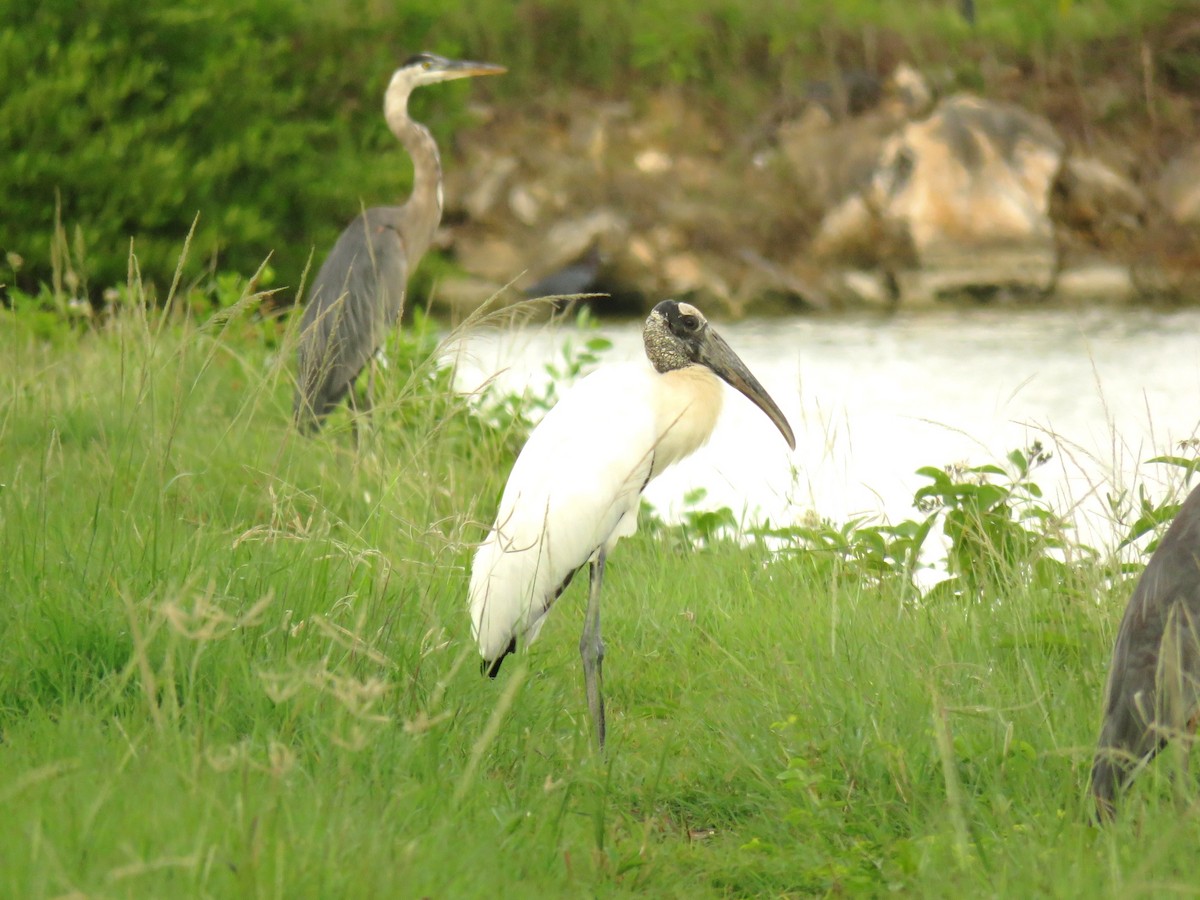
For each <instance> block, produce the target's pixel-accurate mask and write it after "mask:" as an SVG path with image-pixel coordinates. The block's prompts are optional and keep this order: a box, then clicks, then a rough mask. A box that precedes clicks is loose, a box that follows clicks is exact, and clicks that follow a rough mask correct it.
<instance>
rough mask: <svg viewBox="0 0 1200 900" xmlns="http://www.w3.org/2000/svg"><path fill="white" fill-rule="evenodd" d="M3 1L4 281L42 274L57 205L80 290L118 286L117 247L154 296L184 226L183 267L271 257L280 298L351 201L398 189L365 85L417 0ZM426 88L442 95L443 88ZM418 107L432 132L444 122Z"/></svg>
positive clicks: (382, 64) (388, 63)
mask: <svg viewBox="0 0 1200 900" xmlns="http://www.w3.org/2000/svg"><path fill="white" fill-rule="evenodd" d="M8 13H9V14H8V15H6V16H4V21H3V23H2V24H0V82H3V83H4V85H5V88H6V89H5V91H4V94H3V96H0V156H2V157H3V158H4V159H5V165H4V166H2V167H0V195H3V196H4V197H5V216H4V217H3V219H2V220H0V247H2V248H3V249H4V250H6V251H8V252H10V253H19V254H20V255H21V256H23V257H24V258H25V260H26V266H25V268H24V270H23V271H22V272H20V273H18V276H17V284H18V285H19V286H20V287H21V289H22V290H25V291H27V292H29V293H36V292H37V291H38V289H39V285H40V284H41V283H46V282H49V280H50V277H51V242H52V241H53V240H54V239H55V234H56V229H55V226H54V219H53V218H52V217H53V215H54V212H55V209H56V205H61V221H62V223H63V227H64V228H65V229H66V232H67V233H68V234H70V235H71V236H72V239H73V243H74V245H75V246H76V247H77V248H78V250H79V252H78V253H77V254H76V255H75V256H73V258H72V259H71V260H70V266H69V268H70V273H71V277H72V278H73V279H75V280H76V281H77V282H78V284H79V289H80V290H81V291H83V292H85V293H86V292H87V291H88V289H89V288H94V287H95V286H97V285H106V284H111V283H114V282H119V281H122V280H124V276H125V264H126V259H127V257H128V254H129V249H130V243H131V241H132V243H133V246H134V248H135V249H136V252H137V256H138V259H139V260H140V263H141V267H142V273H143V275H144V276H145V278H146V280H147V282H148V283H155V284H157V285H158V286H159V288H160V289H165V287H166V285H167V284H169V283H170V279H171V276H172V273H173V272H174V269H175V261H176V257H177V248H178V246H179V244H180V243H181V242H182V240H183V238H184V237H185V236H186V235H187V234H188V231H189V229H190V227H191V225H192V222H193V220H194V219H195V220H197V226H196V229H195V235H194V237H193V240H192V254H191V260H193V261H194V262H191V263H189V266H188V270H187V273H186V275H187V277H188V278H189V280H190V279H195V278H198V277H200V276H201V268H200V267H201V266H206V267H208V270H209V272H210V273H211V272H212V271H215V270H216V268H217V266H218V265H219V266H220V268H221V269H222V270H224V271H236V272H253V271H255V270H256V269H257V268H258V266H259V264H260V263H261V262H262V260H263V259H265V258H267V257H268V256H271V258H272V266H273V267H274V268H275V269H276V270H277V271H278V272H280V273H281V276H282V279H283V286H286V287H287V288H289V289H290V290H292V291H294V290H295V289H296V287H298V285H299V282H300V276H301V274H302V272H303V271H304V268H305V265H306V263H307V262H308V259H309V256H310V254H312V253H314V250H315V253H316V254H317V262H318V263H319V261H320V255H321V254H322V253H323V252H324V251H325V250H326V249H327V248H328V247H329V246H331V245H332V243H333V240H334V238H335V237H336V235H337V232H338V231H339V230H340V229H341V228H342V227H343V226H344V225H345V224H346V223H347V222H349V221H350V219H351V218H352V217H353V216H354V215H355V214H356V213H357V212H358V211H359V210H360V209H361V207H362V205H364V204H366V205H372V204H377V203H381V202H390V201H392V200H393V199H395V198H398V197H401V196H402V195H403V194H404V192H405V191H406V189H407V182H408V178H409V174H408V173H409V165H408V162H407V160H406V158H405V157H404V154H403V151H402V150H400V148H399V147H398V146H397V145H396V142H395V140H394V138H392V137H391V135H390V134H388V133H387V130H386V126H385V125H384V123H383V121H382V114H381V109H382V96H383V89H384V86H385V85H386V79H387V78H388V77H389V76H390V73H391V71H392V69H393V68H394V67H395V66H396V65H397V64H398V62H400V60H401V59H402V58H403V57H402V56H401V57H400V58H397V55H398V54H405V55H407V54H406V51H405V49H404V48H403V47H399V48H398V47H397V46H396V44H395V35H397V34H402V35H404V36H405V42H406V43H408V42H411V45H412V47H411V48H410V50H411V49H416V48H420V47H421V46H422V45H423V44H424V42H425V40H426V35H427V34H428V32H429V27H430V24H431V19H432V13H431V7H430V4H427V3H423V4H417V5H416V7H415V8H414V7H413V5H411V4H410V5H406V6H404V7H401V8H394V9H391V10H390V11H389V12H387V13H382V12H381V13H378V14H376V15H375V16H374V17H373V20H372V22H371V23H370V24H371V27H370V28H364V27H363V26H362V24H360V23H359V22H357V21H356V20H355V19H354V18H353V17H347V16H330V15H328V14H327V13H318V12H317V11H316V10H315V9H312V8H309V7H307V6H305V5H303V4H296V3H292V2H287V0H258V2H256V3H254V4H251V5H250V6H249V7H246V6H243V5H236V4H215V5H214V4H211V3H196V2H186V3H182V4H172V5H169V6H168V5H162V4H154V3H150V4H147V3H137V2H132V0H89V2H87V3H84V4H82V6H81V5H80V4H78V3H66V2H61V0H59V2H49V3H32V2H25V0H17V2H15V4H10V5H9V11H8ZM459 96H460V97H461V96H462V95H461V94H460V95H459ZM437 99H438V101H439V103H438V105H439V108H450V109H453V108H454V107H455V92H453V91H450V92H443V94H442V96H440V97H439V98H437ZM423 111H424V110H423ZM429 112H430V113H432V112H433V110H429ZM432 118H433V127H434V128H435V130H437V131H441V130H442V127H443V124H444V122H445V121H446V119H445V118H443V119H442V120H441V121H439V120H438V116H437V115H433V116H432ZM368 162H369V164H368ZM209 277H211V275H210V276H209Z"/></svg>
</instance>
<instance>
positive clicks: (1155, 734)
mask: <svg viewBox="0 0 1200 900" xmlns="http://www.w3.org/2000/svg"><path fill="white" fill-rule="evenodd" d="M1198 708H1200V488H1197V489H1196V490H1194V491H1192V493H1191V495H1190V496H1189V497H1188V498H1187V500H1185V501H1184V503H1183V506H1181V507H1180V509H1179V512H1178V513H1177V514H1176V516H1175V520H1174V522H1172V523H1171V527H1170V528H1168V529H1167V533H1166V534H1165V535H1164V536H1163V539H1162V541H1161V543H1160V544H1159V545H1158V549H1156V550H1155V551H1154V555H1153V556H1151V558H1150V562H1149V564H1148V565H1147V566H1146V570H1145V571H1144V572H1143V573H1142V575H1141V578H1139V579H1138V583H1137V587H1136V588H1135V589H1134V592H1133V596H1132V597H1131V598H1130V600H1129V605H1128V607H1126V609H1125V616H1124V618H1123V619H1122V620H1121V626H1120V628H1119V630H1118V631H1117V640H1116V645H1115V646H1114V647H1113V657H1112V667H1111V670H1110V672H1109V676H1108V688H1107V696H1106V699H1105V704H1104V723H1103V725H1102V727H1101V730H1100V740H1099V746H1098V748H1097V750H1096V758H1095V762H1094V764H1093V767H1092V794H1093V796H1094V797H1095V799H1096V804H1097V808H1098V811H1099V812H1100V814H1101V815H1102V816H1104V817H1107V816H1109V815H1111V813H1112V803H1113V800H1114V798H1115V796H1116V794H1117V792H1118V791H1119V790H1120V788H1121V787H1123V786H1124V784H1125V783H1126V782H1127V781H1128V780H1129V779H1130V778H1131V777H1132V776H1133V774H1134V773H1135V771H1136V769H1137V767H1138V766H1139V765H1140V764H1141V763H1142V762H1144V761H1145V760H1148V759H1149V758H1150V757H1152V756H1153V755H1154V754H1155V753H1157V752H1158V751H1159V750H1160V749H1162V747H1163V746H1164V745H1165V744H1166V742H1167V741H1168V740H1169V739H1171V738H1176V737H1179V736H1181V735H1184V734H1185V733H1186V732H1188V731H1189V729H1190V723H1191V721H1192V720H1193V719H1194V717H1195V715H1196V712H1197V709H1198Z"/></svg>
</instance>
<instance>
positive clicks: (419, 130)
mask: <svg viewBox="0 0 1200 900" xmlns="http://www.w3.org/2000/svg"><path fill="white" fill-rule="evenodd" d="M408 93H409V92H408V91H407V90H399V89H395V88H393V89H391V90H389V91H388V93H387V97H386V98H385V100H384V116H385V117H386V119H387V123H388V127H389V128H391V129H392V134H394V135H396V138H397V139H398V140H399V141H400V143H401V144H403V145H404V149H405V150H407V151H408V155H409V156H411V157H412V163H413V184H412V194H411V195H410V196H409V198H408V202H407V203H405V204H404V208H405V211H406V214H405V215H404V216H403V217H402V219H401V225H400V227H401V229H402V230H403V234H402V236H403V238H404V242H405V245H406V250H407V251H408V260H409V264H410V265H415V264H416V260H417V259H418V258H419V257H420V256H421V255H422V254H423V253H424V252H425V250H426V248H427V247H428V246H429V243H430V241H432V240H433V233H434V232H435V231H436V230H437V227H438V224H439V223H440V222H441V221H442V160H441V157H440V156H439V155H438V148H437V142H436V141H435V140H434V139H433V135H432V134H430V133H429V129H428V128H426V127H425V126H424V125H422V124H421V123H420V122H414V121H413V120H412V119H410V118H409V117H408Z"/></svg>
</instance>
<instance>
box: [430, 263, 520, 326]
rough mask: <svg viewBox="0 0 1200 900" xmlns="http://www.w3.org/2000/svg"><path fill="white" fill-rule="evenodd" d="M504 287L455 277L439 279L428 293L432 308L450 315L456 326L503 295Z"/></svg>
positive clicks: (470, 278)
mask: <svg viewBox="0 0 1200 900" xmlns="http://www.w3.org/2000/svg"><path fill="white" fill-rule="evenodd" d="M504 293H505V292H504V285H503V284H502V283H497V282H495V281H490V280H488V279H486V278H474V277H471V276H469V275H467V276H462V275H455V276H450V277H445V278H439V279H438V280H437V283H436V284H435V285H434V287H433V290H432V291H431V293H430V299H431V300H432V301H433V304H434V306H436V307H439V308H441V309H443V310H445V311H446V312H448V313H449V314H450V320H451V322H452V323H454V324H457V323H458V322H461V321H463V320H464V319H466V318H468V317H470V316H471V315H473V314H474V313H475V312H476V311H478V310H479V309H480V308H481V307H482V306H483V305H484V304H485V303H487V302H488V301H489V300H491V299H492V298H493V297H495V296H496V295H497V294H501V295H503V294H504Z"/></svg>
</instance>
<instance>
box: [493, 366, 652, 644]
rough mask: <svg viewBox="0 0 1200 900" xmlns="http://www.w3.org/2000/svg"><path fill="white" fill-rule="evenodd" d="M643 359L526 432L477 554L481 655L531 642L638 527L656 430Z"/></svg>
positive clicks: (583, 386) (594, 380) (586, 383)
mask: <svg viewBox="0 0 1200 900" xmlns="http://www.w3.org/2000/svg"><path fill="white" fill-rule="evenodd" d="M654 377H655V374H654V372H653V370H652V369H650V367H649V366H648V365H647V364H645V363H640V364H637V363H635V364H630V365H626V366H611V367H608V368H605V369H601V370H599V371H597V372H595V373H593V374H592V375H589V376H588V377H587V378H584V379H583V380H582V381H580V382H579V383H578V384H577V385H576V386H575V387H574V388H573V389H572V390H571V391H569V392H568V393H567V394H566V395H565V396H564V397H563V398H562V399H561V400H560V401H559V402H558V404H556V405H555V406H554V408H553V409H551V410H550V412H548V413H547V414H546V417H545V418H544V419H543V420H542V421H541V422H540V423H539V424H538V426H537V428H535V429H534V431H533V433H532V434H531V435H530V436H529V440H528V441H527V442H526V444H525V446H524V448H523V449H522V450H521V453H520V455H519V456H518V457H517V461H516V463H515V464H514V465H513V469H512V473H511V474H510V475H509V478H508V484H507V486H506V487H505V489H504V495H503V497H502V499H501V501H500V509H499V511H498V513H497V515H496V523H495V525H494V527H493V529H492V532H491V534H489V535H488V538H487V540H486V541H484V543H483V545H482V546H480V548H479V550H478V552H477V553H476V554H475V560H474V563H473V565H472V568H471V587H470V606H471V620H472V624H473V631H474V634H475V637H476V639H477V640H478V642H479V650H480V654H481V655H482V656H483V657H484V659H487V660H492V659H495V658H496V657H497V656H499V655H500V654H501V653H503V652H504V650H505V649H506V648H507V647H508V644H509V642H510V640H511V639H512V638H513V637H514V636H516V637H520V638H521V639H522V640H526V641H528V640H532V639H533V638H534V637H536V635H537V631H538V628H539V627H540V625H541V621H542V617H543V616H544V615H545V614H546V611H547V610H548V609H549V608H550V604H552V603H553V602H554V600H555V598H556V597H557V595H558V593H559V592H560V591H561V589H562V586H563V584H564V582H565V581H566V580H568V579H569V578H570V576H571V575H572V574H574V572H575V571H576V570H577V569H578V568H579V567H580V566H582V565H583V564H584V563H586V562H587V561H588V559H589V558H590V557H591V556H592V555H593V554H594V553H595V552H596V551H597V550H598V549H599V548H600V547H601V546H602V545H607V546H611V545H612V544H613V543H615V542H616V541H617V539H618V538H620V537H624V536H626V535H629V534H632V533H633V532H634V531H635V530H636V528H637V509H638V502H639V499H638V498H639V496H640V494H641V491H642V488H643V487H645V485H646V482H647V481H648V480H649V478H650V473H651V468H652V464H653V457H654V450H655V442H656V440H657V434H656V429H655V418H654V410H653V404H652V403H651V402H650V401H651V396H650V394H651V392H652V390H653V384H652V379H653V378H654Z"/></svg>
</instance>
